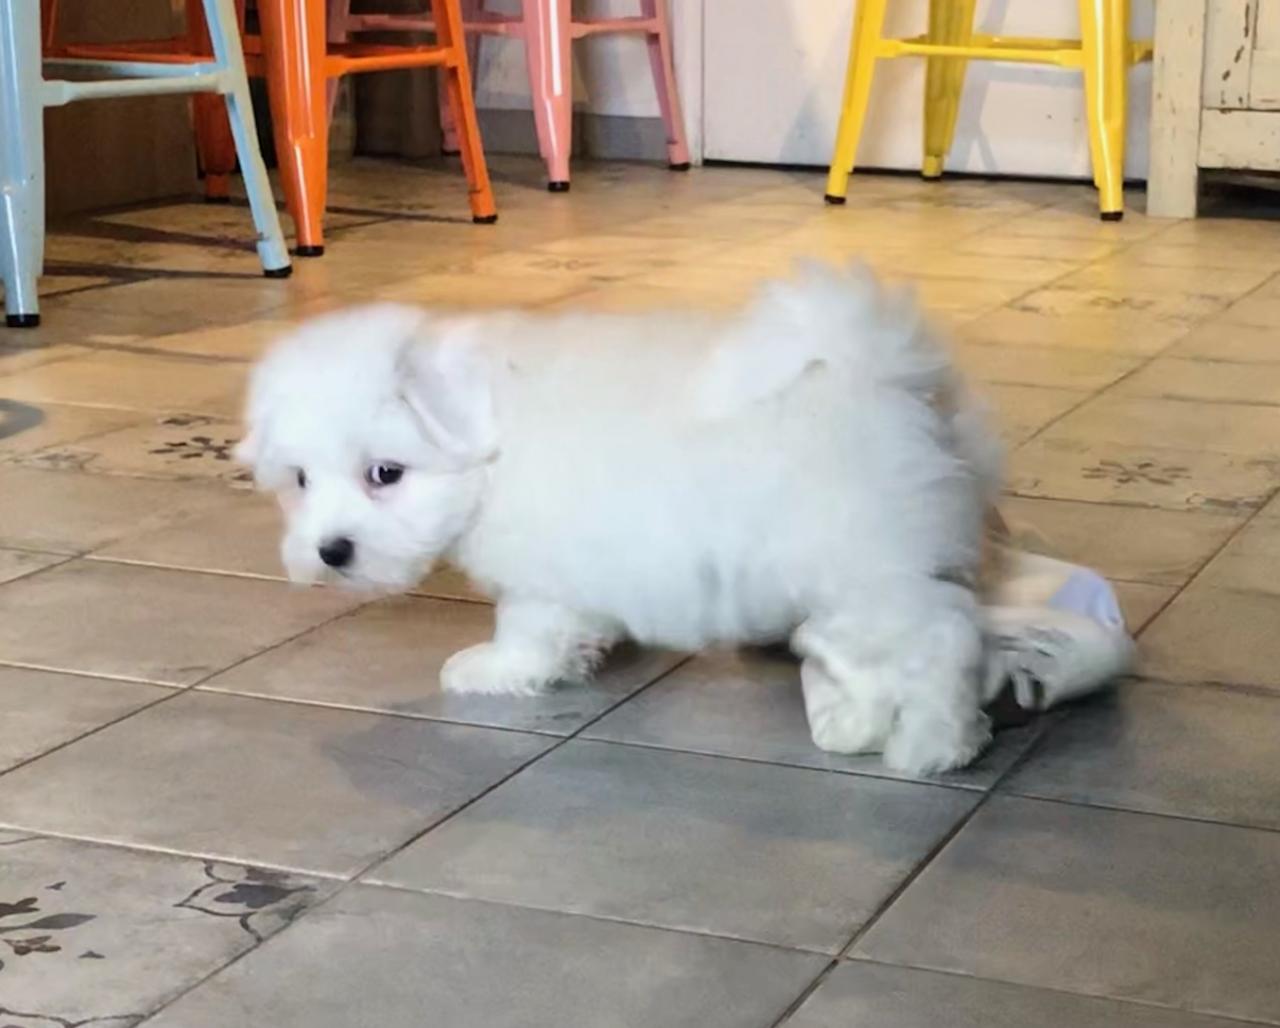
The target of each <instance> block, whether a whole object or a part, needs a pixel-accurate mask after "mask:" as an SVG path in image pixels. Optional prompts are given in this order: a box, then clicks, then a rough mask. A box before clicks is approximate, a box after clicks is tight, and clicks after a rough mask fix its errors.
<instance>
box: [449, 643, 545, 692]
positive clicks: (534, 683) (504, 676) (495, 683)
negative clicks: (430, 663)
mask: <svg viewBox="0 0 1280 1028" xmlns="http://www.w3.org/2000/svg"><path fill="white" fill-rule="evenodd" d="M550 684H551V683H550V682H549V681H547V677H546V674H545V672H544V671H543V669H542V668H540V667H537V666H535V665H534V664H533V662H531V661H530V660H528V659H527V658H525V657H523V656H522V654H520V653H518V652H513V651H511V650H504V649H500V648H499V647H497V646H495V645H494V644H493V643H481V644H480V645H479V646H472V647H471V648H470V649H466V650H462V651H461V652H459V653H455V654H454V655H453V656H452V657H450V658H449V659H448V660H446V661H445V662H444V667H442V668H441V669H440V685H441V686H442V687H443V688H444V690H445V691H446V692H453V693H482V694H488V695H491V696H496V695H506V696H535V695H537V694H538V693H541V692H545V691H546V689H547V687H548V686H549V685H550Z"/></svg>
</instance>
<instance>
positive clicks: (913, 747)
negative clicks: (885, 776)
mask: <svg viewBox="0 0 1280 1028" xmlns="http://www.w3.org/2000/svg"><path fill="white" fill-rule="evenodd" d="M990 742H991V722H990V720H989V719H988V718H987V716H986V715H985V714H978V715H977V716H976V717H974V718H972V719H969V720H964V721H959V720H957V721H942V720H936V719H917V718H901V717H900V718H899V720H898V722H897V724H895V725H894V729H893V732H892V733H890V735H889V742H888V745H886V746H885V749H884V762H885V764H887V765H888V766H889V767H891V768H892V769H893V770H895V771H902V772H905V773H907V774H912V775H937V774H942V773H943V772H944V771H955V770H958V769H959V768H962V767H967V766H968V765H969V764H972V763H973V762H974V761H975V760H977V759H978V757H979V756H980V755H981V754H982V751H983V750H985V749H986V748H987V745H988V743H990Z"/></svg>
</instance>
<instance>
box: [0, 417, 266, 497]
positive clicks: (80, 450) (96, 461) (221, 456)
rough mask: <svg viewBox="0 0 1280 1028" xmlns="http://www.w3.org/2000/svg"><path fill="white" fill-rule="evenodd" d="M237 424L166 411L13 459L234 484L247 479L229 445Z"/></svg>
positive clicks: (233, 440) (110, 472)
mask: <svg viewBox="0 0 1280 1028" xmlns="http://www.w3.org/2000/svg"><path fill="white" fill-rule="evenodd" d="M240 432H241V429H240V426H239V424H237V423H235V422H232V421H223V420H219V419H217V418H213V417H209V416H207V415H203V414H170V415H166V416H164V417H162V418H158V419H155V420H153V421H149V422H147V423H144V424H141V425H134V426H132V427H129V428H125V429H121V430H119V431H116V432H107V433H105V434H103V435H98V436H94V437H93V438H91V439H85V440H82V441H80V442H78V443H71V444H68V445H65V446H50V447H46V448H44V449H42V450H37V451H35V452H34V453H29V454H24V455H22V456H20V457H19V458H17V460H18V462H19V463H21V464H25V465H27V466H30V467H37V468H45V469H48V470H53V471H78V472H81V471H87V472H90V473H92V474H106V475H136V476H139V477H145V478H174V479H216V480H217V481H220V482H224V483H226V484H228V485H233V486H237V487H239V488H245V489H247V488H250V487H251V486H252V484H253V482H252V476H251V475H250V473H249V471H248V470H247V469H245V468H243V467H241V466H240V465H239V464H238V463H236V461H235V458H234V455H233V450H234V449H235V444H236V442H237V441H238V440H239V438H240Z"/></svg>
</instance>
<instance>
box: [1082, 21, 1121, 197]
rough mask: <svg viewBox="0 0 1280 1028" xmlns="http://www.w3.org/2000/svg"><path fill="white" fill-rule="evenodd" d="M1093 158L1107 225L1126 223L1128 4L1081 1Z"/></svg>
mask: <svg viewBox="0 0 1280 1028" xmlns="http://www.w3.org/2000/svg"><path fill="white" fill-rule="evenodd" d="M1080 29H1081V31H1080V37H1081V45H1082V46H1083V48H1084V86H1085V102H1086V105H1087V112H1086V113H1087V115H1088V121H1089V152H1090V155H1091V156H1092V158H1093V180H1094V183H1095V184H1096V185H1097V187H1098V207H1099V209H1100V211H1101V213H1102V219H1103V220H1104V221H1119V220H1120V219H1121V218H1122V217H1124V144H1125V120H1126V114H1127V107H1128V95H1127V93H1128V77H1129V0H1080Z"/></svg>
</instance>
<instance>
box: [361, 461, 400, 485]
mask: <svg viewBox="0 0 1280 1028" xmlns="http://www.w3.org/2000/svg"><path fill="white" fill-rule="evenodd" d="M403 475H404V468H403V466H401V465H399V464H374V465H372V466H371V467H370V468H369V470H368V471H366V472H365V473H364V476H365V478H367V479H368V480H369V484H370V485H375V486H376V485H395V484H396V483H397V482H399V481H400V479H401V477H402V476H403Z"/></svg>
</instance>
